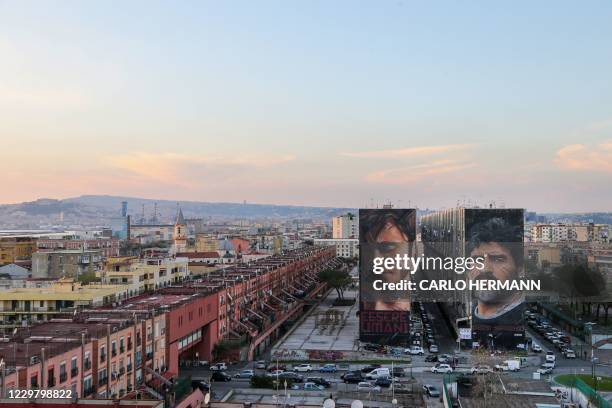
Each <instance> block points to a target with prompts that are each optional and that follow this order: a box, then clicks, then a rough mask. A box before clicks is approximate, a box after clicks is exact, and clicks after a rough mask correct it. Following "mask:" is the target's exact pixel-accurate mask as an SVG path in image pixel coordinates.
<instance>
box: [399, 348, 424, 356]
mask: <svg viewBox="0 0 612 408" xmlns="http://www.w3.org/2000/svg"><path fill="white" fill-rule="evenodd" d="M404 352H405V353H408V354H410V355H413V356H416V355H419V356H422V355H423V354H425V350H423V347H421V346H411V347H410V348H409V349H406V350H404Z"/></svg>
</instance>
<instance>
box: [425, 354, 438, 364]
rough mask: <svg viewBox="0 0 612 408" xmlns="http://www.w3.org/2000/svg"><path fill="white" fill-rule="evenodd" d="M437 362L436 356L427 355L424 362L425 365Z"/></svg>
mask: <svg viewBox="0 0 612 408" xmlns="http://www.w3.org/2000/svg"><path fill="white" fill-rule="evenodd" d="M437 361H438V356H432V355H429V356H427V357H425V362H427V363H435V362H437Z"/></svg>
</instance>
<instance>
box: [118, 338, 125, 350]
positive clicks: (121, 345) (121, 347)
mask: <svg viewBox="0 0 612 408" xmlns="http://www.w3.org/2000/svg"><path fill="white" fill-rule="evenodd" d="M124 350H125V349H124V348H123V337H121V338H120V339H119V352H120V353H123V351H124Z"/></svg>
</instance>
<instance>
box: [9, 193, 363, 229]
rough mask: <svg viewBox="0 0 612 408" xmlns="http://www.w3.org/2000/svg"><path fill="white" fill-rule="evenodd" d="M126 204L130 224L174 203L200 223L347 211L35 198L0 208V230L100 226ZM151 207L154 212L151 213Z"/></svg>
mask: <svg viewBox="0 0 612 408" xmlns="http://www.w3.org/2000/svg"><path fill="white" fill-rule="evenodd" d="M122 201H127V202H128V214H130V215H131V216H132V219H133V220H134V222H137V221H139V220H140V219H141V218H142V215H143V206H144V218H145V220H147V221H150V220H153V219H154V214H155V215H156V218H157V220H158V222H171V221H173V220H174V217H175V215H176V209H177V204H178V205H180V206H181V208H182V209H183V213H184V214H185V217H187V218H203V219H204V220H211V221H212V220H220V221H223V220H235V219H249V220H279V221H282V220H289V219H291V220H300V219H302V220H325V221H329V220H330V219H331V217H333V216H334V215H337V214H342V213H344V212H347V211H353V212H354V211H356V210H355V209H349V208H329V207H304V206H289V205H269V204H249V203H242V204H239V203H209V202H198V201H170V200H152V199H143V198H137V197H115V196H105V195H85V196H80V197H75V198H68V199H64V200H53V199H39V200H36V201H32V202H25V203H19V204H6V205H0V229H24V228H32V229H34V228H40V227H49V226H60V225H61V226H66V227H69V226H71V225H82V226H102V225H108V224H109V223H110V221H111V220H112V219H114V218H118V217H119V216H120V215H121V202H122ZM155 208H156V209H157V211H156V213H154V210H155Z"/></svg>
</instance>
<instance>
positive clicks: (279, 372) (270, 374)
mask: <svg viewBox="0 0 612 408" xmlns="http://www.w3.org/2000/svg"><path fill="white" fill-rule="evenodd" d="M284 372H285V370H272V371H270V372H269V373H268V376H270V377H276V376H279V375H281V374H282V373H284Z"/></svg>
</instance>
